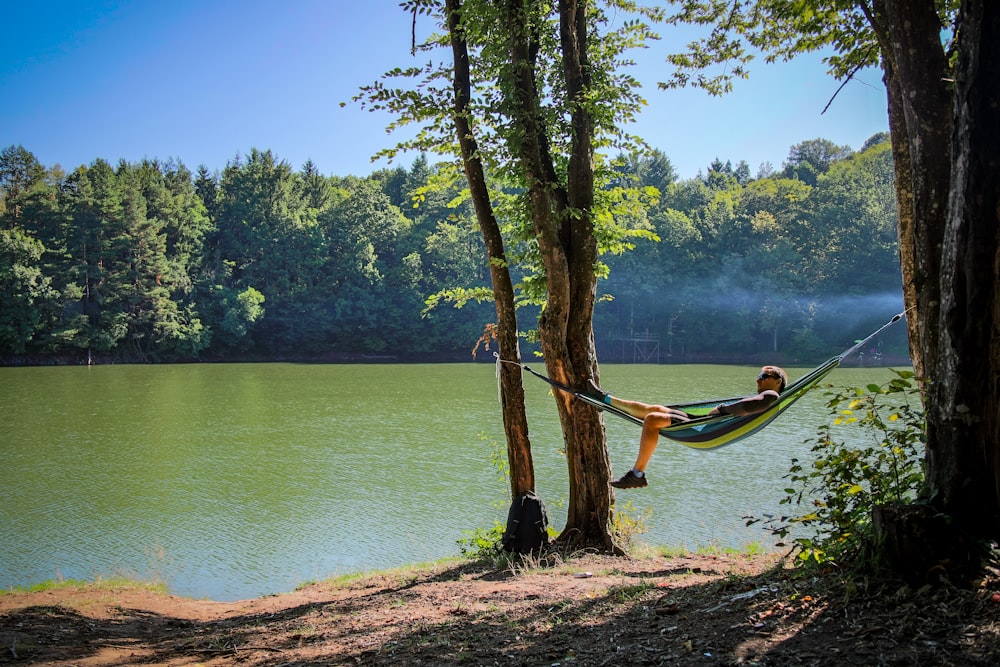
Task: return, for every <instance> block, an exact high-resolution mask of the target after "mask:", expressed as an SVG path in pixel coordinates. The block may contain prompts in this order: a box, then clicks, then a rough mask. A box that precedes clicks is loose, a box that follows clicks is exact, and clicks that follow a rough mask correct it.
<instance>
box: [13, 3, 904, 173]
mask: <svg viewBox="0 0 1000 667" xmlns="http://www.w3.org/2000/svg"><path fill="white" fill-rule="evenodd" d="M410 29H411V25H410V17H409V16H407V15H406V14H404V13H403V12H402V10H400V9H399V3H398V0H365V1H364V2H361V1H357V0H285V1H284V2H265V1H263V0H200V1H199V0H170V1H167V2H165V1H163V0H133V1H132V2H126V1H119V2H114V1H111V0H106V1H103V2H86V1H82V0H80V1H75V2H74V1H66V0H59V1H51V2H46V1H44V0H39V1H38V2H30V3H29V2H19V3H7V6H6V7H5V8H4V39H3V40H0V148H5V147H7V146H10V145H23V146H24V147H25V148H26V149H28V150H29V151H31V152H32V153H34V154H35V156H36V157H37V158H38V159H39V161H40V162H41V163H42V164H44V165H46V166H49V167H51V166H54V165H55V164H57V163H58V164H60V165H62V166H63V168H64V169H67V170H70V169H73V168H75V167H77V166H79V165H81V164H89V163H90V162H92V161H93V160H94V159H96V158H104V159H106V160H109V161H111V162H112V163H115V162H117V161H118V160H120V159H125V160H128V161H136V160H141V159H143V158H159V159H161V160H165V159H168V158H177V159H179V160H181V161H182V162H183V163H184V164H185V165H187V166H188V167H189V168H190V169H192V170H194V169H196V168H197V167H198V166H199V165H205V166H206V167H208V168H209V170H210V171H214V170H221V169H222V168H223V167H225V165H226V163H227V162H228V161H230V160H231V159H232V158H233V157H235V156H236V155H237V154H245V153H248V152H249V151H250V149H251V148H259V149H270V150H272V151H273V152H274V154H275V155H276V156H277V157H278V158H280V159H283V160H286V161H287V162H289V163H290V164H291V165H292V166H293V167H294V168H296V169H298V168H301V166H302V164H303V163H305V161H306V160H309V159H311V160H312V161H313V162H314V163H315V164H316V165H317V167H318V168H319V170H320V172H322V173H323V174H327V175H337V176H346V175H348V174H355V175H366V174H368V173H371V172H372V171H373V170H374V169H377V168H380V167H383V166H385V163H384V162H383V163H374V164H373V163H372V162H371V161H370V158H371V156H372V155H374V154H375V153H376V151H378V150H379V149H381V148H384V147H387V146H390V145H392V144H394V143H395V140H394V139H393V138H392V137H391V136H389V135H387V134H386V133H385V126H386V124H387V123H388V122H389V120H390V118H389V117H388V116H386V115H383V114H376V113H369V112H367V111H363V110H361V109H360V107H358V106H357V105H354V104H349V105H348V106H347V107H344V108H342V107H341V106H340V103H341V102H345V101H348V100H349V99H350V98H351V97H352V96H353V95H354V94H355V93H356V92H357V91H358V88H359V87H360V86H362V85H364V84H367V83H371V82H372V81H374V80H375V79H377V78H378V76H379V75H380V74H381V73H383V72H384V71H386V70H388V69H390V68H392V67H395V66H406V65H409V64H411V63H413V62H414V61H413V60H412V59H411V56H410V52H409V44H410ZM429 29H430V27H429V26H428V25H427V24H426V19H425V23H424V25H423V27H422V29H421V26H420V24H418V36H419V35H421V34H423V35H426V34H427V32H428V30H429ZM668 39H669V36H668V34H667V33H664V40H663V41H661V42H659V43H657V44H655V45H654V48H653V49H651V50H649V51H647V52H645V53H644V54H643V60H642V63H641V65H640V68H639V69H637V70H636V76H637V78H639V80H640V81H642V82H643V84H644V94H645V97H646V98H647V100H648V101H649V107H648V108H647V109H646V111H644V112H643V115H642V117H641V118H640V120H639V122H638V123H637V124H636V125H634V126H632V128H631V130H630V131H632V132H633V133H635V134H638V135H640V136H642V137H644V138H645V139H646V140H647V141H648V142H650V143H651V144H652V145H653V146H655V147H656V148H659V149H660V150H662V151H664V152H665V153H666V154H667V156H668V157H669V158H670V160H671V162H672V163H673V164H674V166H675V168H676V169H677V171H678V172H679V174H680V176H681V177H682V178H690V177H693V176H695V175H696V174H697V173H698V172H699V171H704V170H705V167H706V166H707V165H708V164H710V163H711V162H712V160H713V159H715V158H717V157H718V158H720V159H722V160H723V161H726V160H731V161H732V162H733V163H734V164H735V163H736V162H738V161H739V160H746V161H747V162H748V163H749V164H750V168H751V172H752V173H756V171H757V169H758V167H759V166H760V165H761V164H762V163H764V162H770V163H771V164H772V165H773V166H774V167H775V168H780V167H781V165H782V163H783V162H784V160H785V159H786V158H787V156H788V149H789V148H790V147H791V146H792V145H794V144H797V143H799V142H802V141H805V140H809V139H817V138H823V139H829V140H831V141H833V142H835V143H837V144H842V145H848V146H851V147H852V148H855V149H857V148H860V147H861V145H862V144H863V143H864V141H865V140H866V139H867V138H868V137H870V136H871V135H872V134H874V133H876V132H881V131H885V130H886V129H887V126H888V124H887V119H886V111H885V106H886V105H885V91H884V88H883V87H882V84H881V80H880V77H879V75H878V73H877V72H871V73H868V74H864V75H862V76H861V77H859V79H858V80H857V81H855V82H852V83H850V84H848V86H847V87H846V88H845V89H844V90H843V91H841V93H840V94H839V95H838V96H837V99H836V100H835V101H834V102H833V105H832V106H831V108H830V109H829V110H827V111H826V113H825V114H823V113H821V112H822V111H823V108H824V106H826V104H827V102H828V101H829V99H830V97H831V96H832V95H833V94H834V92H835V91H836V89H837V87H838V83H837V82H836V81H835V80H834V79H832V78H831V77H829V76H827V75H826V74H825V68H824V66H823V65H822V63H821V62H820V61H819V58H818V57H810V58H807V59H801V60H799V61H796V62H794V63H791V64H781V65H770V66H769V65H764V64H763V63H759V64H755V65H754V66H753V67H752V71H751V79H750V80H749V81H742V82H739V83H738V84H737V87H736V91H735V92H734V93H733V94H731V95H729V96H726V97H724V98H711V97H709V96H707V95H706V94H705V93H704V92H701V91H696V90H682V91H667V92H664V91H659V90H657V88H656V82H657V81H659V80H664V79H665V78H666V73H667V70H666V65H664V64H663V54H665V53H666V49H667V48H668V47H669V42H668V41H667V40H668ZM417 62H421V63H422V62H423V60H422V59H420V58H419V57H418V61H417ZM414 157H415V156H411V155H404V156H403V157H402V158H400V159H398V160H397V162H396V163H395V164H399V165H402V166H409V165H410V163H411V162H412V160H413V158H414Z"/></svg>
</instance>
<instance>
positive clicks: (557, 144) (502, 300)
mask: <svg viewBox="0 0 1000 667" xmlns="http://www.w3.org/2000/svg"><path fill="white" fill-rule="evenodd" d="M607 5H608V6H609V7H612V8H613V10H614V11H615V12H619V13H618V14H616V16H615V18H616V19H617V20H618V23H619V25H621V26H622V27H620V28H618V29H616V30H613V29H611V28H609V27H608V26H609V25H610V20H609V18H608V17H607V16H606V15H605V14H604V13H603V11H602V7H603V5H600V4H599V3H590V2H586V1H582V2H574V1H571V0H561V1H560V2H559V3H558V5H557V7H556V8H555V9H554V8H553V7H552V5H551V4H550V3H544V2H540V1H539V0H503V1H502V2H488V1H486V0H447V2H444V3H442V2H435V1H432V0H411V2H408V3H405V4H404V7H406V8H407V9H408V10H410V11H412V12H414V16H415V17H416V16H417V15H418V14H425V15H428V16H431V17H432V18H434V19H436V20H437V21H438V22H439V25H440V26H441V27H442V28H443V30H444V33H443V34H441V35H436V36H434V37H432V38H431V39H430V40H428V42H427V43H426V44H424V45H421V46H420V47H416V45H415V48H419V49H420V50H424V51H428V52H432V51H434V50H435V49H436V48H437V47H441V46H448V47H450V49H451V62H445V63H442V64H439V65H433V64H432V65H429V66H427V67H426V68H414V69H410V70H394V71H393V72H390V73H389V75H388V77H389V78H390V79H391V78H396V77H412V78H418V79H421V83H420V84H418V85H417V86H408V87H405V88H387V87H386V86H384V85H383V84H381V83H378V84H375V85H373V86H369V87H366V88H365V89H363V90H362V93H361V95H359V96H358V98H356V99H360V100H361V101H362V102H363V103H364V104H366V105H368V106H369V107H371V108H379V109H388V110H390V111H393V112H395V113H396V114H398V115H399V120H398V121H397V122H396V123H394V124H393V127H395V126H396V125H397V124H404V123H409V122H417V123H420V124H421V125H422V127H423V130H422V132H421V133H420V134H419V135H418V136H417V138H416V139H414V140H412V141H409V142H403V144H402V145H401V146H400V147H397V149H392V150H391V151H387V152H386V153H385V154H386V155H388V156H389V157H391V156H392V155H394V154H395V151H396V150H398V149H399V148H402V149H419V150H432V151H436V152H438V153H440V154H443V155H446V156H452V157H454V156H455V155H456V154H457V155H458V156H460V160H459V163H460V164H461V173H464V175H465V178H466V180H467V182H468V184H469V192H470V196H471V197H472V199H473V202H474V204H475V210H476V215H477V220H478V223H479V226H480V229H481V231H482V233H483V238H484V240H485V242H486V246H487V252H488V261H489V266H490V272H491V277H492V280H493V296H494V299H495V302H496V307H497V317H498V322H497V324H498V326H497V335H498V338H499V343H500V356H501V360H502V361H506V362H514V363H513V364H503V369H504V371H503V374H502V376H501V385H502V388H503V397H504V405H503V409H504V424H505V428H506V432H507V438H508V456H509V459H510V468H511V484H512V492H513V493H515V494H516V493H518V492H520V491H523V490H528V489H531V488H533V486H534V475H533V472H532V470H531V455H530V444H529V441H528V436H527V422H526V419H525V417H524V406H523V394H522V390H521V379H520V372H519V368H518V367H517V366H516V363H517V362H519V361H520V358H519V353H518V350H517V333H516V332H517V320H516V317H515V299H516V298H518V297H516V296H515V289H514V281H513V279H512V277H511V268H512V266H513V265H514V263H515V262H521V263H522V264H521V266H522V267H523V268H524V269H525V271H526V272H527V273H526V275H525V277H524V279H523V282H521V284H520V294H521V296H520V297H519V298H521V299H525V300H527V301H529V302H531V301H533V302H537V303H540V304H542V305H543V308H542V316H541V317H540V319H539V322H538V336H539V340H540V342H541V346H542V351H543V353H544V356H545V365H546V368H547V371H548V374H549V375H550V376H551V377H553V378H554V379H556V380H557V381H559V382H561V383H563V384H565V385H567V386H570V387H573V388H576V389H583V388H584V387H585V386H586V381H587V380H588V379H590V378H593V379H595V380H599V370H598V364H597V356H596V352H595V348H594V335H593V326H592V315H593V307H594V303H595V302H596V298H597V290H596V284H597V278H598V276H599V275H601V274H602V272H603V270H604V268H603V267H602V265H601V264H600V263H599V259H598V255H599V252H600V249H601V248H602V247H604V248H605V249H611V248H613V247H614V248H618V249H623V248H625V247H626V246H627V242H626V241H625V240H624V239H623V235H627V233H626V230H622V229H621V228H618V227H616V225H615V224H614V222H613V220H612V218H611V217H610V215H609V212H610V210H611V207H612V205H613V204H615V203H616V202H625V203H632V202H634V198H629V197H627V196H624V195H623V194H622V193H621V192H620V191H616V192H612V191H604V190H602V188H601V185H602V184H603V183H606V182H608V181H610V178H611V172H610V170H609V169H608V165H607V164H606V162H605V161H604V160H603V159H602V158H601V157H600V156H599V155H598V153H597V149H598V148H600V147H604V146H609V147H610V146H612V145H613V144H615V143H618V144H621V145H622V146H623V147H627V148H629V149H630V150H634V149H635V147H633V146H630V145H629V144H630V142H629V141H628V138H627V136H626V135H624V134H623V133H622V131H621V130H620V129H619V128H620V126H621V124H623V123H625V122H627V121H629V120H631V118H632V117H634V115H635V113H636V111H637V110H638V108H639V106H640V105H641V104H642V100H641V98H639V97H638V96H637V95H636V94H635V91H634V88H635V86H636V82H635V81H634V80H632V79H631V78H629V77H628V76H626V75H623V74H621V73H619V72H618V71H617V68H618V62H619V59H620V58H621V57H622V54H623V52H624V51H625V50H627V49H628V48H632V47H637V46H639V45H641V44H642V43H643V42H644V41H645V40H646V39H649V38H650V37H652V36H653V35H652V33H650V32H649V28H648V25H647V23H646V21H644V20H643V19H644V18H649V19H656V18H657V17H658V14H657V12H652V11H646V10H643V9H641V8H639V7H637V6H635V5H634V4H633V3H631V2H611V3H607ZM622 13H625V14H633V15H635V16H636V19H635V20H630V21H625V22H624V23H621V21H620V18H621V14H622ZM604 29H607V31H606V32H602V30H604ZM442 82H448V83H449V84H450V89H448V88H446V87H444V84H443V83H442ZM456 148H457V150H456ZM454 173H456V174H457V173H460V171H459V170H458V169H456V170H455V172H454ZM512 248H513V250H514V252H513V253H511V252H510V251H511V249H512ZM556 404H557V409H558V412H559V417H560V422H561V425H562V431H563V439H564V446H565V451H566V455H567V464H568V468H569V477H570V497H569V503H568V516H567V522H566V526H565V528H564V530H563V532H562V534H561V536H560V539H561V540H563V541H566V542H570V543H573V544H576V545H582V546H597V547H599V548H612V547H613V540H612V535H611V532H610V523H611V522H610V513H611V500H612V499H611V491H610V488H609V487H608V479H609V478H610V476H611V469H610V460H609V457H608V453H607V446H606V441H605V437H604V431H603V427H602V421H601V415H600V413H599V412H597V411H596V410H594V409H593V408H591V407H588V406H587V405H586V404H583V403H580V402H575V401H574V400H573V399H572V397H571V396H569V395H567V394H564V393H561V392H557V393H556Z"/></svg>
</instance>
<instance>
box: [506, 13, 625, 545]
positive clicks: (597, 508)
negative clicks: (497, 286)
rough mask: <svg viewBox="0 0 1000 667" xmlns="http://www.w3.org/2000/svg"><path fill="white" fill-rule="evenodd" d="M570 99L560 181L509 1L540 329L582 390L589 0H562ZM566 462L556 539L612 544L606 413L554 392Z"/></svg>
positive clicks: (523, 38) (521, 27) (593, 251)
mask: <svg viewBox="0 0 1000 667" xmlns="http://www.w3.org/2000/svg"><path fill="white" fill-rule="evenodd" d="M559 12H560V19H561V23H560V34H561V43H562V48H563V63H564V72H565V76H566V84H567V97H568V101H569V105H570V110H571V113H572V114H573V120H574V125H573V129H574V137H573V146H572V154H571V157H570V167H569V173H568V175H567V186H566V187H563V186H562V185H560V183H559V181H558V179H557V177H556V170H555V168H554V163H553V160H552V156H551V154H550V152H549V150H548V144H547V141H546V139H545V137H546V132H545V130H546V128H545V126H544V122H543V120H542V115H541V113H540V111H539V105H540V104H541V101H540V100H539V97H538V91H537V87H536V85H535V70H534V61H533V56H532V54H533V46H532V41H533V38H534V37H535V36H534V35H533V34H532V31H531V30H530V28H529V27H528V21H527V19H526V16H527V12H526V7H525V3H524V0H509V3H508V18H509V24H510V27H511V36H512V41H511V63H512V65H513V70H514V77H515V80H514V86H515V91H516V92H515V99H516V100H517V108H516V109H514V111H513V113H514V115H515V118H516V121H515V124H516V127H517V131H518V137H517V140H516V143H517V144H518V145H517V146H516V147H515V148H516V149H517V150H516V152H515V154H516V155H518V158H519V162H520V164H521V166H522V168H523V169H524V176H525V182H526V183H527V186H528V201H529V206H530V210H531V218H532V223H533V225H534V231H535V238H536V240H537V242H538V248H539V251H540V254H541V258H542V262H543V264H544V265H545V275H546V290H547V291H546V302H545V308H544V310H543V314H542V316H541V318H540V319H539V323H538V331H539V337H540V338H541V343H542V352H543V354H544V356H545V366H546V369H547V371H548V374H549V376H550V377H552V378H553V379H555V380H557V381H558V382H561V383H563V384H565V385H568V386H570V387H575V388H578V389H582V388H583V387H584V386H585V383H586V380H587V378H590V377H595V378H596V377H597V363H596V353H595V351H594V340H593V324H592V319H591V318H592V315H593V304H594V299H595V295H596V284H597V279H596V274H595V263H596V261H597V246H596V240H595V239H594V238H593V222H592V220H591V219H590V215H591V210H592V208H593V165H592V160H593V154H592V146H591V140H592V122H591V119H590V116H589V111H588V108H587V106H586V104H584V100H583V94H584V93H585V92H586V87H587V84H588V81H587V79H586V45H587V35H586V30H585V29H584V26H585V25H586V15H585V13H586V3H585V2H574V1H572V0H564V1H561V2H560V5H559ZM555 399H556V405H557V409H558V411H559V419H560V423H561V426H562V432H563V440H564V445H565V447H566V458H567V465H568V467H569V483H570V491H569V508H568V512H567V519H566V525H565V527H564V529H563V532H562V534H561V535H560V536H559V540H560V541H563V542H568V543H571V544H573V545H575V546H592V547H597V548H600V549H611V548H613V547H614V544H613V540H612V539H611V533H610V508H611V491H610V487H609V486H608V480H609V479H610V470H611V465H610V459H609V457H608V453H607V445H606V441H605V436H604V429H603V427H602V424H601V417H600V414H599V413H598V412H597V411H596V410H594V409H593V408H591V407H589V406H587V405H585V404H583V403H580V402H578V401H575V400H574V399H573V397H572V396H570V395H568V394H566V393H565V392H555Z"/></svg>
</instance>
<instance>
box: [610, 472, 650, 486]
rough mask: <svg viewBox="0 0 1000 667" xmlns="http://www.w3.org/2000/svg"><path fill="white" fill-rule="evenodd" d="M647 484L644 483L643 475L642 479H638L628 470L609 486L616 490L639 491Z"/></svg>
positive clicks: (644, 477)
mask: <svg viewBox="0 0 1000 667" xmlns="http://www.w3.org/2000/svg"><path fill="white" fill-rule="evenodd" d="M647 484H649V482H647V481H646V476H645V475H643V476H642V477H639V476H638V475H636V474H635V471H633V470H629V471H628V472H627V473H625V474H624V475H622V476H621V478H620V479H616V480H615V481H613V482H611V486H613V487H615V488H616V489H641V488H642V487H644V486H646V485H647Z"/></svg>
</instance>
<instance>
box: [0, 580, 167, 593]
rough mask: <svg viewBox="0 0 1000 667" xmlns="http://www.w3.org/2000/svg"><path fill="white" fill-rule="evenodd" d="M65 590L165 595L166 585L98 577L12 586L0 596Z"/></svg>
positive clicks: (156, 582)
mask: <svg viewBox="0 0 1000 667" xmlns="http://www.w3.org/2000/svg"><path fill="white" fill-rule="evenodd" d="M65 588H86V589H90V590H98V591H105V590H122V589H125V590H144V591H151V592H154V593H163V594H166V593H168V592H169V591H168V590H167V585H166V584H165V583H163V582H161V581H142V580H139V579H132V578H129V577H98V578H96V579H94V580H93V581H84V580H82V579H47V580H45V581H42V582H39V583H37V584H32V585H31V586H12V587H11V588H9V589H6V590H0V595H16V594H18V593H40V592H42V591H51V590H60V589H65Z"/></svg>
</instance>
